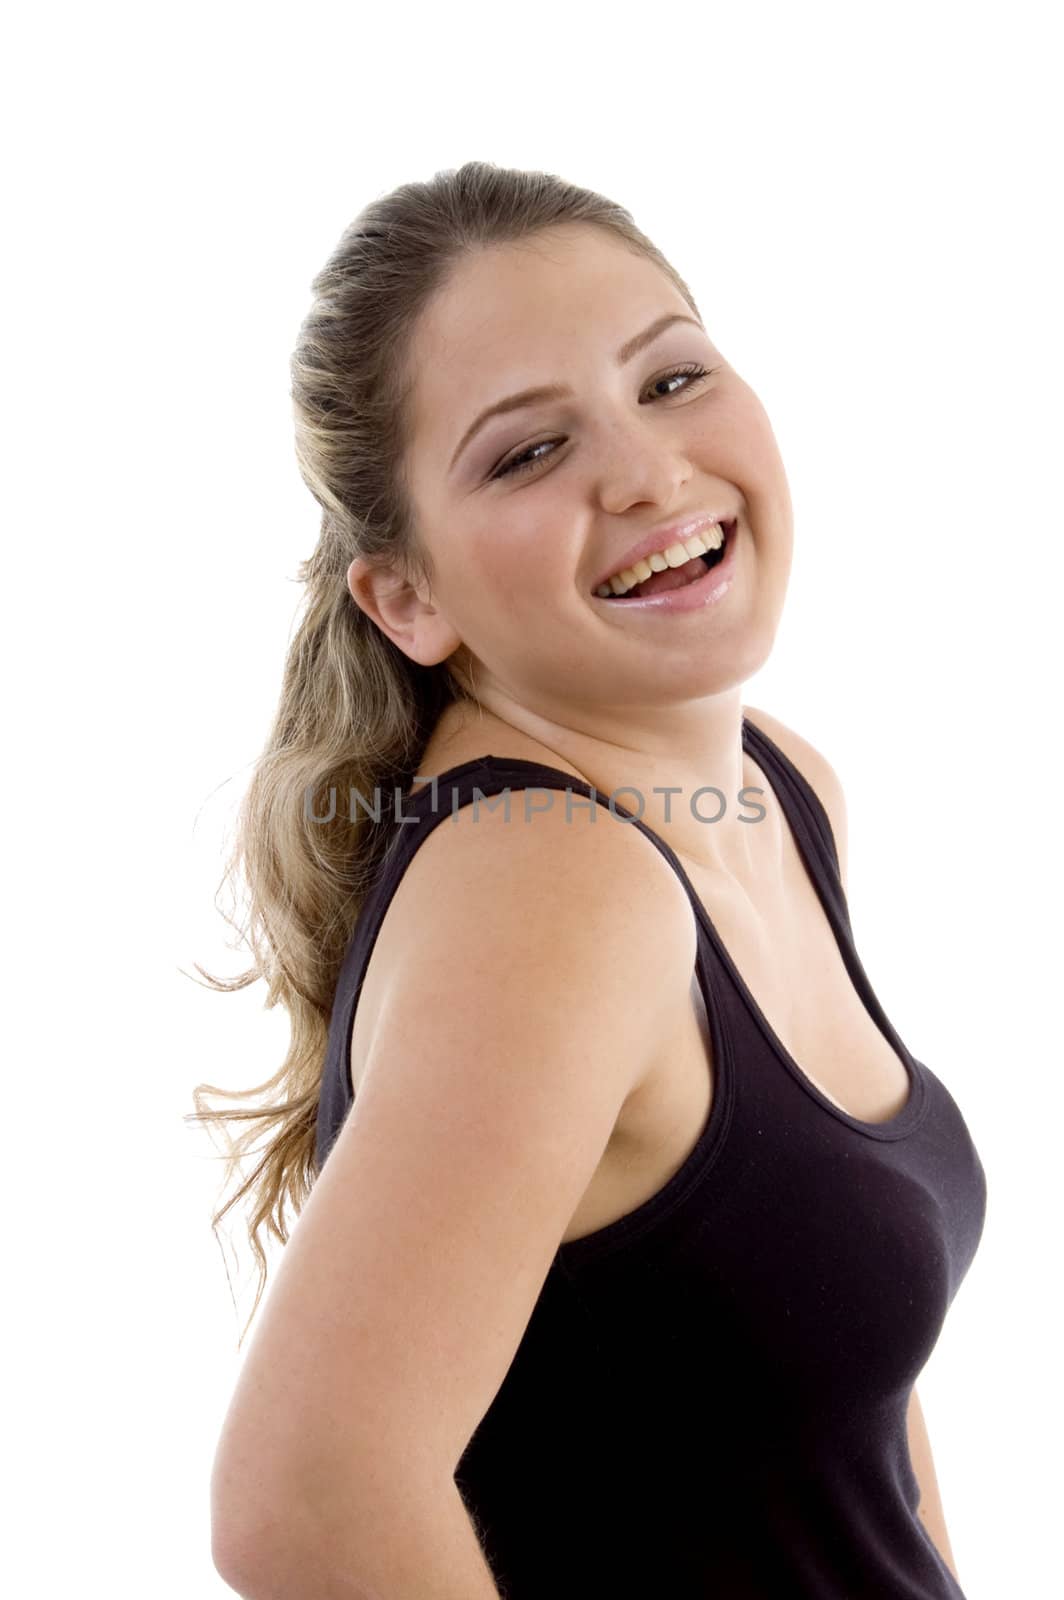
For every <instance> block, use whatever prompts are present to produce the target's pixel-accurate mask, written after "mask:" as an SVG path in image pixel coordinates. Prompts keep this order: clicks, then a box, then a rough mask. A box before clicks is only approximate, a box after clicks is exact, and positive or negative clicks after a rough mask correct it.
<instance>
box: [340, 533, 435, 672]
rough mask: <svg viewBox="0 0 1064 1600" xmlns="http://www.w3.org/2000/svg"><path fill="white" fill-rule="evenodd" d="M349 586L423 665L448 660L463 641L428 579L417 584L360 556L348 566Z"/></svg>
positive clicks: (373, 617) (405, 650)
mask: <svg viewBox="0 0 1064 1600" xmlns="http://www.w3.org/2000/svg"><path fill="white" fill-rule="evenodd" d="M347 587H348V589H349V590H350V591H351V597H352V599H353V600H354V602H355V604H356V605H357V606H358V607H359V608H360V609H361V610H362V611H364V612H365V613H366V615H367V616H368V617H369V618H370V619H371V620H372V621H373V622H375V623H376V624H377V627H378V628H379V629H380V630H381V632H382V633H385V634H387V636H388V638H389V639H391V641H392V643H393V644H395V645H396V646H397V647H398V648H399V649H400V650H401V651H402V652H403V654H404V655H406V656H409V657H410V659H411V660H412V661H416V662H418V663H419V664H420V665H421V666H423V667H432V666H435V665H436V664H437V663H438V662H440V661H446V660H447V658H448V656H450V655H453V653H454V652H455V650H457V649H458V647H459V646H460V645H461V643H462V640H461V638H460V636H459V635H458V633H457V632H456V631H455V629H454V628H453V627H452V626H451V624H450V623H449V622H448V620H447V618H446V617H445V616H444V615H443V613H442V611H440V609H439V607H438V606H436V605H435V604H434V603H433V601H432V598H431V590H430V589H429V586H428V584H427V583H426V582H425V581H424V580H422V581H421V582H419V583H417V584H413V583H411V582H410V580H409V579H408V578H406V577H404V576H403V574H402V573H400V572H399V571H397V570H396V569H395V568H394V567H387V566H381V565H379V564H376V565H375V564H371V563H370V562H369V561H367V560H366V559H365V557H363V556H356V557H355V559H354V560H353V561H352V563H351V565H350V566H349V567H348V569H347Z"/></svg>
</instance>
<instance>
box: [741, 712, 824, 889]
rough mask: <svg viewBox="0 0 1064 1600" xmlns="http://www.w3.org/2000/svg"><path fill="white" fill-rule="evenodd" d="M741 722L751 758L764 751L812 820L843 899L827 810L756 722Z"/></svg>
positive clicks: (788, 757)
mask: <svg viewBox="0 0 1064 1600" xmlns="http://www.w3.org/2000/svg"><path fill="white" fill-rule="evenodd" d="M745 721H746V726H747V727H748V728H749V729H750V730H751V731H752V732H753V734H754V755H755V756H757V755H760V754H762V753H765V752H766V751H767V756H768V760H769V761H770V762H771V763H772V764H773V765H774V766H775V767H776V769H777V771H782V773H783V774H784V777H785V778H786V779H789V780H790V786H791V789H792V791H793V792H794V793H795V795H796V798H797V799H798V801H799V803H800V805H801V806H802V807H803V810H804V812H805V814H806V816H808V817H809V818H811V820H812V829H811V832H812V834H813V837H814V839H815V841H816V844H817V847H818V849H819V851H820V853H821V854H822V855H823V856H824V858H825V862H826V865H827V868H828V870H829V872H830V874H831V875H832V876H833V878H834V879H835V881H836V883H837V884H838V887H839V890H840V892H842V893H843V898H844V899H845V893H844V891H843V889H842V869H841V867H840V865H839V852H838V848H837V846H836V844H835V831H834V829H833V828H832V826H831V818H830V817H829V816H828V813H827V807H826V806H825V805H824V802H823V801H822V800H821V798H820V796H819V795H818V794H817V792H816V790H815V789H814V788H813V785H812V784H811V783H810V782H809V779H808V778H807V777H806V776H805V774H804V773H803V772H802V771H801V770H800V769H799V768H798V767H797V766H796V765H795V763H794V762H793V761H792V760H791V758H790V756H789V755H787V753H786V751H785V750H781V749H780V747H779V745H778V744H777V743H776V741H775V740H774V739H772V738H770V737H769V735H768V734H767V733H766V732H765V731H764V729H763V728H759V727H758V725H757V723H756V722H752V721H751V720H750V718H749V717H746V718H745Z"/></svg>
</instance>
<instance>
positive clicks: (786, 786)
mask: <svg viewBox="0 0 1064 1600" xmlns="http://www.w3.org/2000/svg"><path fill="white" fill-rule="evenodd" d="M743 748H744V749H745V750H746V751H747V752H748V753H749V754H750V755H752V756H753V758H754V760H755V761H756V762H757V764H758V766H759V767H760V768H761V769H762V771H763V772H764V773H765V776H766V777H767V778H768V780H769V782H770V783H771V785H772V789H773V792H774V794H775V795H776V798H777V800H778V801H779V804H780V807H781V809H782V811H783V814H784V817H785V818H786V820H787V822H788V823H789V824H790V827H791V831H792V832H793V833H794V835H795V837H796V839H797V841H798V844H799V847H800V848H801V850H802V855H803V857H804V859H805V862H806V865H807V866H808V868H809V870H810V872H811V873H813V875H814V877H815V878H816V880H817V886H818V887H819V889H820V890H821V893H822V895H826V896H827V897H828V898H829V899H830V901H831V903H832V905H833V907H834V908H835V910H836V911H837V912H838V915H839V917H840V918H841V920H842V921H843V922H844V923H845V925H846V928H847V929H850V908H849V906H848V904H847V901H846V891H845V889H844V888H843V883H842V869H841V866H840V864H839V852H838V848H837V846H836V843H835V834H834V830H833V829H832V826H831V819H830V818H829V816H828V814H827V811H826V809H825V807H824V803H823V801H822V800H821V799H820V796H819V795H818V794H817V792H816V790H815V789H814V788H813V786H812V784H811V783H810V782H809V780H808V779H807V778H806V777H805V775H804V774H803V773H802V772H800V771H799V769H798V767H797V766H795V764H794V762H793V761H792V760H791V758H790V756H788V755H787V754H786V753H785V751H783V750H781V749H780V747H779V745H778V744H777V743H776V741H775V740H774V739H772V738H770V737H769V735H768V734H767V733H765V731H764V730H763V729H762V728H759V727H758V726H757V724H756V723H753V722H751V721H750V719H749V718H748V717H746V716H744V717H743ZM851 931H852V930H851Z"/></svg>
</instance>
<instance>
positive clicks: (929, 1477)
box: [907, 1389, 960, 1583]
mask: <svg viewBox="0 0 1064 1600" xmlns="http://www.w3.org/2000/svg"><path fill="white" fill-rule="evenodd" d="M907 1422H908V1430H909V1457H910V1459H911V1461H912V1464H913V1471H914V1472H915V1474H916V1481H917V1483H918V1484H919V1485H920V1505H919V1510H918V1515H919V1517H920V1521H921V1522H922V1523H923V1525H924V1527H925V1528H926V1529H927V1531H928V1533H929V1534H930V1535H931V1541H932V1543H933V1544H934V1546H935V1548H936V1550H937V1551H938V1553H939V1555H940V1556H941V1557H942V1559H943V1561H944V1562H945V1563H946V1565H947V1567H948V1568H949V1570H950V1571H951V1572H952V1574H953V1576H954V1577H955V1578H956V1579H957V1582H958V1583H959V1582H960V1577H959V1575H958V1573H957V1566H956V1562H955V1561H954V1557H953V1551H952V1549H951V1547H950V1542H949V1534H948V1533H947V1532H946V1518H945V1515H944V1513H943V1510H942V1497H941V1495H940V1494H939V1489H938V1479H937V1477H936V1476H935V1463H934V1461H933V1460H932V1458H931V1441H930V1439H929V1438H928V1436H927V1424H926V1423H925V1421H924V1413H923V1409H922V1407H921V1405H920V1399H919V1396H918V1395H917V1393H916V1390H915V1389H913V1392H912V1398H911V1399H910V1401H909V1413H908V1418H907Z"/></svg>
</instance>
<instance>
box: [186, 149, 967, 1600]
mask: <svg viewBox="0 0 1064 1600" xmlns="http://www.w3.org/2000/svg"><path fill="white" fill-rule="evenodd" d="M314 290H315V295H316V298H315V301H314V305H313V307H312V310H311V312H310V314H309V315H308V317H307V320H306V322H305V324H304V326H303V328H302V330H301V336H300V340H299V344H298V348H297V350H296V353H295V356H294V359H293V375H294V399H295V414H296V422H297V450H298V459H299V462H300V467H301V470H302V472H303V475H304V477H305V480H306V482H307V484H308V485H309V487H310V489H311V490H312V492H313V494H314V495H315V496H316V498H317V499H318V501H319V502H320V504H321V506H322V513H323V514H322V532H321V541H320V544H319V546H318V548H317V550H316V551H315V552H314V554H313V556H312V557H311V558H310V560H309V561H307V562H306V563H305V564H304V567H303V569H302V573H301V576H302V577H303V578H304V580H305V582H306V584H307V589H308V594H307V605H306V611H305V615H304V617H303V619H302V622H301V625H300V628H299V631H298V634H297V636H296V638H295V640H294V642H293V644H292V647H291V650H290V652H289V656H288V661H287V664H286V669H285V679H284V685H283V693H282V699H281V704H280V708H279V711H278V715H277V720H276V724H275V726H274V729H273V732H272V734H271V737H270V740H269V743H268V746H267V749H266V750H265V752H264V754H263V756H262V759H261V762H260V764H259V766H258V768H257V770H256V773H255V775H254V780H253V782H252V784H251V786H250V788H249V791H248V796H247V799H246V802H245V809H244V814H243V818H242V833H241V839H240V846H239V854H240V856H241V858H242V863H243V868H244V871H245V873H246V876H247V881H248V883H249V885H250V889H251V894H252V918H251V922H250V924H249V942H250V943H251V945H252V947H253V948H254V951H255V956H256V964H255V966H254V968H253V969H252V970H251V971H250V972H249V973H247V974H245V975H244V978H243V979H242V980H241V981H250V980H251V979H252V978H253V977H255V976H259V975H263V976H265V977H266V978H267V979H268V981H269V985H270V1003H271V1004H272V1003H273V1002H275V1001H277V1000H280V1001H282V1002H283V1003H284V1004H285V1006H286V1007H287V1008H288V1009H289V1011H290V1013H291V1018H292V1043H291V1048H290V1051H289V1054H288V1057H287V1060H286V1061H285V1063H284V1066H283V1068H282V1070H281V1072H280V1073H279V1074H278V1076H277V1077H275V1078H274V1079H272V1080H271V1081H270V1085H268V1087H275V1086H276V1085H277V1084H278V1083H280V1084H281V1085H282V1086H283V1091H284V1092H283V1096H282V1097H281V1098H280V1099H278V1100H276V1101H274V1102H272V1103H270V1104H269V1105H267V1106H265V1107H263V1108H260V1109H259V1110H258V1111H256V1112H248V1111H246V1110H230V1111H224V1112H213V1111H212V1112H209V1113H204V1114H205V1115H207V1116H209V1117H218V1118H229V1117H243V1118H251V1120H252V1129H251V1131H250V1132H249V1133H248V1134H247V1135H245V1136H244V1139H243V1140H241V1141H238V1142H237V1145H236V1146H235V1149H236V1151H237V1153H238V1154H239V1153H242V1152H243V1151H244V1150H246V1149H247V1147H248V1143H249V1141H250V1140H251V1139H252V1138H254V1137H255V1134H256V1133H257V1132H258V1131H259V1130H260V1129H261V1127H262V1126H263V1125H265V1127H266V1128H267V1129H268V1130H271V1131H272V1137H271V1138H270V1139H269V1140H268V1141H267V1144H266V1147H265V1153H264V1155H263V1157H262V1160H261V1162H260V1164H259V1166H258V1168H257V1169H256V1171H255V1172H254V1174H253V1175H252V1177H251V1178H250V1179H248V1180H247V1182H246V1183H245V1184H244V1186H243V1188H241V1189H240V1190H239V1192H238V1194H237V1195H235V1196H234V1197H233V1200H231V1201H230V1202H229V1204H230V1205H231V1204H233V1203H234V1200H236V1199H238V1198H240V1196H241V1195H243V1194H245V1193H253V1194H254V1197H255V1201H256V1209H255V1211H254V1215H253V1219H252V1222H253V1226H252V1239H253V1243H254V1244H255V1247H256V1252H257V1254H259V1260H260V1267H262V1268H264V1267H265V1258H264V1256H263V1255H262V1254H261V1253H260V1252H261V1247H260V1246H259V1241H258V1237H257V1236H258V1231H259V1229H260V1228H261V1227H262V1226H263V1225H264V1224H265V1225H266V1226H268V1227H269V1228H270V1229H271V1230H272V1231H273V1233H274V1234H275V1235H276V1236H277V1237H278V1238H279V1239H281V1240H283V1241H287V1239H288V1233H287V1229H286V1225H285V1219H284V1207H285V1203H286V1202H290V1203H291V1204H292V1206H293V1207H294V1209H295V1210H296V1211H297V1212H298V1213H299V1226H298V1228H297V1229H296V1231H295V1232H294V1234H293V1236H292V1238H291V1241H290V1242H289V1243H288V1244H287V1248H286V1250H285V1252H284V1255H283V1258H282V1262H281V1267H280V1271H279V1272H278V1275H277V1279H276V1282H275V1284H274V1286H273V1292H272V1294H271V1295H270V1297H269V1299H268V1301H267V1304H266V1306H265V1309H264V1315H263V1318H262V1319H260V1322H259V1325H258V1326H257V1328H256V1332H255V1337H254V1338H253V1340H252V1342H251V1345H250V1347H249V1350H248V1353H247V1357H246V1360H245V1363H244V1365H243V1368H242V1371H241V1375H240V1378H239V1382H238V1385H237V1390H236V1393H235V1395H234V1398H233V1401H232V1404H231V1407H230V1409H229V1413H228V1415H227V1417H226V1420H225V1425H224V1429H223V1432H222V1437H221V1440H220V1442H219V1446H218V1453H217V1457H216V1461H215V1469H214V1475H213V1479H212V1514H213V1556H214V1561H215V1564H216V1566H217V1567H218V1570H219V1571H220V1572H221V1573H222V1574H223V1576H224V1577H225V1578H226V1579H227V1581H228V1582H229V1583H230V1584H231V1585H232V1586H233V1587H234V1588H235V1589H236V1590H237V1591H238V1592H239V1593H241V1594H243V1595H246V1596H249V1597H256V1600H257V1597H259V1596H262V1597H265V1596H270V1597H273V1596H285V1597H289V1596H291V1597H293V1600H295V1597H297V1596H298V1597H302V1596H306V1597H308V1600H309V1597H311V1596H313V1597H314V1600H327V1597H333V1596H335V1597H337V1600H339V1597H340V1596H343V1597H345V1600H348V1597H354V1596H360V1597H369V1596H373V1597H375V1600H488V1597H490V1596H498V1595H503V1596H505V1597H506V1600H554V1597H568V1596H572V1597H573V1600H576V1597H578V1596H579V1597H580V1600H591V1597H598V1596H602V1597H606V1596H609V1597H610V1600H620V1597H627V1596H631V1597H633V1600H634V1597H636V1596H639V1597H640V1600H647V1597H655V1600H656V1597H662V1600H688V1597H692V1600H693V1597H695V1596H706V1597H707V1600H709V1597H714V1600H725V1597H726V1600H747V1597H750V1600H753V1597H755V1596H756V1597H758V1600H766V1597H771V1596H780V1597H785V1600H806V1597H807V1600H814V1597H815V1600H855V1597H857V1596H877V1597H878V1596H884V1597H885V1596H888V1595H889V1596H892V1597H893V1596H897V1597H901V1596H905V1597H906V1600H945V1597H952V1600H956V1597H957V1596H959V1595H961V1593H962V1591H961V1589H960V1587H959V1584H958V1582H957V1578H956V1574H955V1570H954V1562H953V1557H952V1554H951V1551H950V1547H949V1541H948V1538H947V1535H946V1529H945V1525H944V1521H943V1516H942V1508H941V1505H940V1502H939V1495H938V1491H937V1487H936V1482H935V1473H934V1468H933V1465H932V1459H931V1453H930V1449H929V1445H928V1440H927V1436H926V1432H925V1430H924V1426H923V1420H922V1416H921V1412H920V1406H919V1402H918V1400H917V1397H916V1390H915V1387H914V1384H915V1380H916V1378H917V1376H918V1375H919V1373H920V1371H921V1369H922V1368H923V1366H924V1365H925V1363H926V1361H927V1358H928V1355H929V1354H930V1352H931V1350H932V1348H933V1347H934V1344H935V1342H936V1340H937V1338H938V1336H939V1333H940V1330H941V1327H942V1324H943V1319H944V1317H945V1314H946V1311H947V1309H948V1306H949V1304H950V1302H951V1300H952V1298H953V1296H954V1295H955V1293H956V1290H957V1288H958V1286H959V1284H960V1282H961V1280H962V1278H963V1276H964V1274H965V1272H966V1271H967V1269H968V1266H969V1264H970V1262H971V1260H972V1257H973V1255H974V1253H975V1250H976V1247H977V1244H978V1242H979V1238H980V1234H981V1231H982V1226H983V1218H984V1211H985V1200H986V1190H985V1181H984V1174H983V1169H982V1167H981V1164H980V1161H979V1157H978V1155H977V1153H976V1151H975V1149H974V1148H973V1145H972V1141H971V1138H970V1136H969V1133H968V1130H967V1127H966V1125H965V1123H964V1120H963V1118H962V1116H961V1113H960V1112H959V1110H958V1108H957V1105H956V1103H955V1102H954V1100H953V1098H952V1097H951V1095H950V1093H949V1091H948V1090H947V1088H946V1087H945V1086H944V1084H943V1083H942V1081H941V1080H940V1079H939V1078H938V1077H937V1076H936V1075H935V1074H934V1072H932V1071H931V1070H930V1069H929V1068H928V1067H927V1066H925V1065H924V1064H923V1063H922V1062H920V1061H918V1060H916V1059H915V1058H914V1057H913V1056H912V1054H911V1053H910V1051H909V1049H908V1047H907V1046H906V1044H905V1043H904V1042H903V1041H902V1040H901V1038H900V1037H899V1036H898V1034H897V1032H896V1031H895V1029H894V1028H893V1026H892V1024H891V1022H890V1021H889V1019H888V1018H887V1017H886V1015H885V1014H884V1012H883V1009H882V1007H881V1006H880V1005H879V1002H878V1000H877V998H876V996H875V994H874V992H873V990H872V988H871V985H870V983H869V980H868V978H867V977H866V975H865V972H864V969H863V967H862V965H861V962H860V960H859V958H858V955H857V951H856V949H855V947H854V941H853V934H852V930H851V926H850V921H849V914H848V909H847V902H846V888H845V866H844V855H845V817H844V805H843V796H842V791H841V789H840V786H839V782H838V779H837V777H836V775H835V773H834V771H833V769H832V767H831V766H830V765H829V763H828V762H827V760H825V758H824V757H823V756H822V755H821V754H820V753H819V752H818V751H817V750H816V749H814V748H813V746H812V745H810V744H809V743H808V742H807V741H806V740H805V739H803V738H801V737H800V736H799V735H798V734H797V733H794V732H792V731H791V730H790V729H789V728H787V727H785V726H784V725H783V724H782V723H780V722H779V721H777V719H776V718H774V717H772V716H770V715H769V714H768V713H766V712H763V711H759V710H755V709H753V708H751V707H747V706H745V705H744V703H743V699H742V693H743V685H744V684H745V683H746V681H747V680H748V679H749V678H750V677H751V675H752V674H753V673H755V672H756V671H757V670H758V668H759V667H760V666H761V665H762V664H763V662H764V661H765V659H766V657H767V656H768V654H769V651H770V650H771V647H772V643H773V639H774V636H775V633H776V629H777V627H778V624H779V620H780V614H781V609H782V606H783V602H784V596H785V593H786V589H787V581H788V575H789V570H790V564H791V553H792V516H791V504H790V497H789V494H788V488H787V482H786V477H785V474H784V469H783V465H782V462H781V460H780V456H779V453H778V450H777V445H776V442H775V439H774V436H773V433H772V429H771V427H770V424H769V421H768V419H767V417H766V415H765V413H764V411H763V409H762V407H761V405H760V403H759V401H758V399H757V397H756V396H755V395H754V393H753V392H752V391H751V389H750V388H749V386H748V385H747V384H746V383H744V381H743V379H742V378H741V377H740V375H739V374H738V373H737V372H736V371H735V370H734V369H733V368H732V367H731V366H730V365H729V363H728V361H727V359H726V357H725V356H724V355H723V354H722V353H721V351H720V350H718V349H717V347H716V346H715V345H714V343H713V341H712V339H711V337H710V335H709V333H708V332H707V330H706V329H705V327H704V326H703V322H702V318H701V316H700V314H699V312H698V309H697V307H696V305H695V302H694V299H693V297H692V296H691V294H690V292H689V290H688V289H687V287H686V285H685V284H684V282H683V280H682V279H681V278H680V277H679V276H678V274H677V273H676V272H675V270H674V269H673V268H672V267H671V266H670V265H669V264H668V263H667V262H666V261H665V260H664V258H663V257H662V256H661V255H660V253H659V252H658V251H657V250H656V249H655V248H654V246H653V245H652V244H651V243H650V241H649V240H648V239H646V238H645V236H644V235H643V234H642V233H641V232H640V231H639V229H638V228H637V227H636V226H635V224H634V222H633V220H632V218H631V216H630V215H629V213H628V212H626V211H625V210H624V209H622V208H621V207H620V206H618V205H615V204H613V203H611V202H610V201H609V200H607V199H605V198H603V197H602V196H599V195H596V194H593V193H588V192H587V191H585V190H582V189H577V188H574V187H573V186H571V185H569V184H567V183H565V182H563V181H562V180H561V179H559V178H557V177H555V176H553V175H549V174H543V173H535V172H513V171H507V170H500V169H497V168H495V167H493V166H491V165H489V164H486V163H470V164H469V165H467V166H465V167H462V168H461V169H459V170H457V171H448V172H445V173H441V174H438V175H437V176H436V177H435V178H434V179H433V181H431V182H428V183H413V184H408V185H405V186H403V187H402V188H400V189H399V190H397V191H396V192H394V193H393V194H390V195H388V196H386V197H384V198H382V199H379V200H377V201H375V202H374V203H373V204H372V205H370V206H369V207H368V208H367V209H366V210H365V211H364V212H363V214H362V216H361V217H360V218H359V219H358V220H357V221H356V222H355V223H354V224H353V225H352V226H351V227H350V228H349V229H348V230H347V232H346V233H345V234H344V236H343V238H342V239H341V241H340V244H339V246H338V247H337V249H336V251H335V252H334V254H333V256H332V257H331V259H330V260H329V262H328V264H327V265H326V266H325V267H324V269H323V270H322V271H321V273H320V274H319V275H318V277H317V279H316V280H315V283H314ZM375 806H376V808H377V809H375ZM210 1087H211V1086H207V1085H204V1086H201V1088H202V1089H209V1088H210ZM213 1092H215V1093H219V1092H222V1091H218V1090H214V1091H213ZM197 1104H198V1105H202V1101H201V1099H200V1091H197ZM225 1209H228V1207H226V1208H225ZM219 1215H221V1213H219ZM260 1293H261V1281H260ZM257 1305H258V1300H256V1306H257ZM253 1315H254V1312H253Z"/></svg>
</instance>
